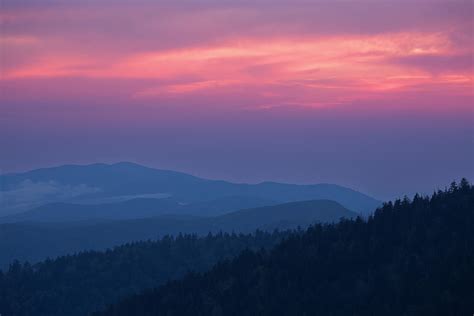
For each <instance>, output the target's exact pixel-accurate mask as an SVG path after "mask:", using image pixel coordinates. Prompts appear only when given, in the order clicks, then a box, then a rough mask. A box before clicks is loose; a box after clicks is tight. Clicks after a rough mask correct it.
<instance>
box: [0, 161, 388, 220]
mask: <svg viewBox="0 0 474 316" xmlns="http://www.w3.org/2000/svg"><path fill="white" fill-rule="evenodd" d="M0 190H1V191H0V205H1V206H2V207H1V209H0V215H4V216H7V215H12V214H18V213H22V212H25V211H28V210H31V209H33V208H35V207H39V206H43V205H45V204H49V203H68V204H88V205H90V204H110V203H119V202H124V201H127V200H132V199H137V198H145V199H149V198H155V199H156V198H171V199H173V200H174V201H175V202H177V203H179V204H181V205H189V206H188V211H190V212H191V213H193V214H194V215H203V214H201V213H204V214H206V213H208V211H206V208H205V207H203V206H205V204H206V203H210V204H213V202H212V201H219V200H221V199H224V200H226V199H227V200H232V199H233V198H234V202H235V201H236V199H235V197H238V198H239V199H242V198H244V197H245V198H247V199H248V200H247V201H250V200H251V199H253V200H254V201H255V202H256V204H249V203H248V204H246V206H245V207H257V206H262V204H260V202H259V201H262V200H264V201H270V203H271V204H278V203H285V202H294V201H303V200H321V199H327V200H333V201H336V202H338V203H340V204H341V205H343V206H344V207H346V208H348V209H350V210H352V211H355V212H358V213H361V214H368V213H370V212H372V211H373V210H375V208H376V207H377V206H379V205H380V204H381V202H380V201H377V200H375V199H374V198H371V197H369V196H367V195H365V194H362V193H360V192H357V191H354V190H351V189H348V188H345V187H341V186H338V185H334V184H315V185H295V184H282V183H274V182H263V183H260V184H237V183H230V182H226V181H219V180H206V179H202V178H198V177H195V176H191V175H188V174H185V173H180V172H174V171H167V170H158V169H153V168H148V167H144V166H140V165H137V164H133V163H126V162H123V163H117V164H112V165H107V164H93V165H85V166H80V165H65V166H60V167H54V168H44V169H37V170H33V171H29V172H25V173H13V174H5V175H2V176H0ZM194 205H197V207H196V209H194ZM199 206H201V207H200V208H199ZM63 207H65V206H64V205H63ZM52 208H57V205H53V206H52ZM207 209H208V210H212V209H213V208H212V207H209V208H207ZM236 209H237V208H235V207H232V206H228V207H227V208H226V207H222V206H219V207H217V209H213V211H211V212H209V213H210V214H211V215H216V214H218V213H221V214H222V213H223V212H224V211H232V210H236ZM166 211H167V210H166V208H165V207H164V208H162V209H157V210H156V212H157V213H161V214H163V213H164V212H166Z"/></svg>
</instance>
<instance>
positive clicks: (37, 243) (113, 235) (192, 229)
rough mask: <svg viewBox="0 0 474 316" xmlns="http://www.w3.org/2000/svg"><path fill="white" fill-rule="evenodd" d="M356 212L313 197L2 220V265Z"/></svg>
mask: <svg viewBox="0 0 474 316" xmlns="http://www.w3.org/2000/svg"><path fill="white" fill-rule="evenodd" d="M135 202H136V201H135ZM59 209H61V208H59ZM124 210H126V208H124ZM40 214H41V213H40ZM53 215H54V214H53ZM356 216H357V213H354V212H352V211H349V210H348V209H346V208H344V207H343V206H342V205H340V204H338V203H337V202H334V201H328V200H315V201H301V202H290V203H285V204H282V205H274V206H266V207H261V208H253V209H246V210H240V211H235V212H232V213H228V214H224V215H220V216H214V217H195V216H189V215H162V216H157V217H150V218H142V219H130V220H113V221H112V220H105V221H104V220H103V221H100V220H96V221H90V220H88V221H76V222H17V223H9V224H0V267H2V266H6V265H8V264H9V263H11V262H12V260H14V259H19V260H27V261H33V262H36V261H38V260H42V259H44V258H46V257H55V256H59V255H65V254H67V253H74V252H77V251H84V250H99V249H105V248H108V247H112V246H115V245H120V244H123V243H127V242H131V241H138V240H147V239H156V238H158V237H159V236H164V235H168V234H171V235H176V234H179V233H195V234H198V235H205V234H208V233H209V232H219V231H227V232H232V231H234V232H245V233H248V232H253V231H255V230H256V229H262V230H269V231H272V230H274V229H276V228H279V229H289V228H296V227H297V226H301V227H306V226H308V225H309V224H312V223H314V222H325V223H326V222H336V221H338V220H339V219H340V218H341V217H345V218H352V217H356Z"/></svg>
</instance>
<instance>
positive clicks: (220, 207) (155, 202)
mask: <svg viewBox="0 0 474 316" xmlns="http://www.w3.org/2000/svg"><path fill="white" fill-rule="evenodd" d="M272 204H277V203H276V202H274V201H270V200H265V199H262V198H257V197H252V196H229V197H222V198H219V199H216V200H211V201H204V202H196V203H192V204H183V203H180V202H179V201H177V200H175V199H174V198H161V199H156V198H133V199H130V200H125V201H123V202H115V203H103V204H74V203H64V202H56V203H48V204H45V205H42V206H39V207H36V208H34V209H32V210H29V211H26V212H22V213H18V214H13V215H8V216H4V217H0V223H14V222H22V221H36V222H68V221H94V220H125V219H140V218H147V217H156V216H161V215H183V216H185V215H194V214H199V216H216V215H221V214H224V213H228V212H231V211H234V210H239V209H243V208H251V207H260V206H269V205H272Z"/></svg>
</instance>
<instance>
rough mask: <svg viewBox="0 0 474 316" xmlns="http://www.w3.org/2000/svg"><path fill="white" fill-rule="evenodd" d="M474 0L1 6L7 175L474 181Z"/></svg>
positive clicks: (1, 112)
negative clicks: (100, 165) (64, 172)
mask: <svg viewBox="0 0 474 316" xmlns="http://www.w3.org/2000/svg"><path fill="white" fill-rule="evenodd" d="M473 5H474V2H473V1H450V0H445V1H436V0H432V1H428V0H426V1H425V0H414V1H405V0H401V1H388V0H385V1H384V0H380V1H372V0H370V1H369V0H367V1H366V0H358V1H349V0H348V1H338V0H336V1H317V0H315V1H299V0H291V1H290V0H286V1H279V0H273V1H262V0H260V1H259V0H256V1H255V0H254V1H225V0H221V1H211V0H203V1H200V0H194V1H186V0H184V1H143V0H139V1H131V0H130V1H123V0H114V1H112V0H94V1H92V0H76V1H47V0H46V1H32V0H15V1H12V0H2V1H1V2H0V21H1V22H0V27H1V28H0V35H1V37H0V67H1V68H0V74H1V77H0V148H1V152H0V169H1V171H2V172H4V173H7V172H17V171H24V170H30V169H35V168H40V167H48V166H54V165H61V164H69V163H78V164H87V163H94V162H106V163H107V162H117V161H132V162H137V163H141V164H144V165H148V166H152V167H157V168H162V169H172V170H178V171H183V172H188V173H192V174H194V175H197V176H201V177H206V178H212V179H224V180H229V181H235V182H250V183H256V182H260V181H279V182H290V183H321V182H328V183H336V184H341V185H345V186H349V187H351V188H354V189H357V190H359V191H362V192H365V193H368V194H370V195H373V196H375V197H377V198H380V199H389V198H393V197H398V196H402V195H404V194H409V195H410V194H413V193H414V192H422V193H430V192H432V191H433V190H434V189H436V188H444V187H445V186H446V185H449V183H450V182H451V181H452V180H455V179H456V180H459V179H460V178H461V177H467V178H468V179H470V180H471V181H474V166H473V161H474V85H473V78H474V67H473V58H474V47H473V43H474V35H473V32H474V13H473V12H474V9H473Z"/></svg>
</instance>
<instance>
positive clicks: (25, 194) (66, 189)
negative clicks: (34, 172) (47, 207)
mask: <svg viewBox="0 0 474 316" xmlns="http://www.w3.org/2000/svg"><path fill="white" fill-rule="evenodd" d="M97 192H100V189H99V188H96V187H91V186H87V185H85V184H80V185H62V184H59V183H57V182H54V181H49V182H33V181H31V180H29V179H28V180H25V181H23V182H21V183H20V184H19V185H18V187H16V188H15V189H13V190H7V191H0V205H1V206H2V211H1V213H0V215H8V214H13V213H18V212H22V211H25V210H28V209H30V208H33V207H36V206H39V205H42V204H45V203H49V202H58V201H64V200H67V199H70V198H74V197H78V196H81V195H85V194H91V193H97Z"/></svg>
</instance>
